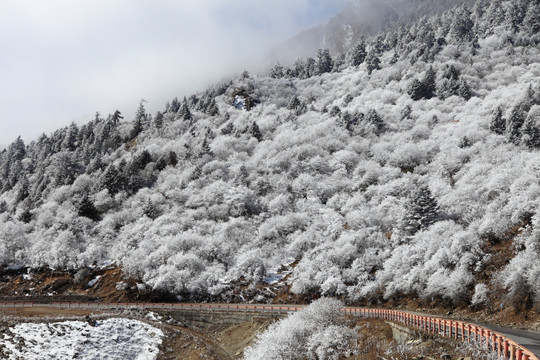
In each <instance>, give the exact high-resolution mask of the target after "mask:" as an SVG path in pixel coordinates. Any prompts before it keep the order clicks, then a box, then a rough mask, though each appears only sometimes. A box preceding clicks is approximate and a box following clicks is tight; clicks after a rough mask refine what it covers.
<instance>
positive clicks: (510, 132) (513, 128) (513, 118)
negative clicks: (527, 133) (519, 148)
mask: <svg viewBox="0 0 540 360" xmlns="http://www.w3.org/2000/svg"><path fill="white" fill-rule="evenodd" d="M524 122H525V115H524V114H523V110H522V109H521V106H519V105H516V106H514V107H513V108H512V110H510V115H509V116H508V119H507V120H506V134H507V136H508V140H509V141H510V142H512V143H514V144H518V143H519V142H520V140H521V128H522V127H523V123H524Z"/></svg>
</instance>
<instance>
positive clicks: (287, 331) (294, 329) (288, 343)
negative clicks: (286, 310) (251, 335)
mask: <svg viewBox="0 0 540 360" xmlns="http://www.w3.org/2000/svg"><path fill="white" fill-rule="evenodd" d="M341 308H343V304H342V303H341V302H339V301H337V300H333V299H321V300H317V301H315V302H313V303H312V304H311V305H310V306H308V307H307V308H304V309H302V310H300V311H299V312H297V313H294V314H292V315H289V317H287V318H285V319H283V320H280V321H278V322H275V323H274V324H272V325H271V326H270V327H269V328H268V329H266V331H264V332H263V333H262V334H260V335H259V336H258V337H257V339H256V340H255V344H253V345H252V346H251V347H249V348H247V349H246V350H245V351H244V359H245V360H259V359H260V360H274V359H275V360H285V359H291V360H292V359H327V360H332V359H335V360H338V359H343V358H344V356H345V355H347V356H350V355H352V354H353V353H354V351H355V350H356V342H357V341H356V340H357V337H358V334H357V332H356V331H355V330H353V329H351V328H349V327H347V326H344V325H342V323H343V320H344V319H343V316H342V315H341V314H340V311H339V310H340V309H341Z"/></svg>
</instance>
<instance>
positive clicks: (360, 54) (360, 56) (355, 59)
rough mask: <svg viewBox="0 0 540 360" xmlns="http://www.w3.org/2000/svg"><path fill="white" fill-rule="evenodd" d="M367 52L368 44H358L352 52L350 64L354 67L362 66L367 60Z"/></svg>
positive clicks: (362, 42)
mask: <svg viewBox="0 0 540 360" xmlns="http://www.w3.org/2000/svg"><path fill="white" fill-rule="evenodd" d="M366 56H367V51H366V43H365V42H364V41H361V42H359V43H357V44H356V45H355V46H354V47H353V48H352V49H351V52H350V55H349V57H350V63H351V65H352V66H359V65H361V64H362V63H363V62H364V60H365V59H366Z"/></svg>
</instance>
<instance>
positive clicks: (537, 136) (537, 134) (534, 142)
mask: <svg viewBox="0 0 540 360" xmlns="http://www.w3.org/2000/svg"><path fill="white" fill-rule="evenodd" d="M539 120H540V106H534V107H533V108H532V109H531V111H530V112H529V114H528V116H527V119H525V123H524V124H523V127H522V128H521V133H522V142H523V143H524V144H525V145H527V146H528V147H530V148H540V126H539V125H538V121H539Z"/></svg>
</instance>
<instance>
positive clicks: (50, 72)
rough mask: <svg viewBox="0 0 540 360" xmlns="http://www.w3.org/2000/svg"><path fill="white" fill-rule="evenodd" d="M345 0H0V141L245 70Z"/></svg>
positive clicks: (160, 101)
mask: <svg viewBox="0 0 540 360" xmlns="http://www.w3.org/2000/svg"><path fill="white" fill-rule="evenodd" d="M347 2H348V0H156V1H152V0H76V1H74V0H47V1H43V0H0V5H1V11H0V49H1V56H0V81H1V82H0V84H1V90H0V111H1V113H0V129H1V131H0V144H8V143H10V142H12V141H13V140H14V139H15V138H16V137H17V136H18V135H22V136H23V139H24V140H25V142H27V143H28V142H30V141H31V140H33V139H35V138H36V137H37V136H39V135H40V134H41V133H43V132H45V133H50V132H51V131H53V130H55V129H56V128H58V127H61V126H65V125H68V124H69V123H70V122H72V121H76V122H77V123H82V122H85V121H88V120H90V119H92V118H93V114H94V113H95V112H96V111H99V112H100V113H101V114H102V115H104V116H106V115H107V114H109V113H112V112H114V110H115V109H119V110H120V111H122V113H123V114H124V115H125V118H126V119H131V118H132V116H133V114H134V113H135V110H136V108H137V105H138V103H139V101H140V99H142V98H144V99H145V100H147V101H148V104H146V106H147V109H148V110H150V111H151V112H154V111H156V110H159V109H162V108H163V106H164V104H165V102H166V101H168V100H171V99H172V98H174V97H182V96H184V95H189V94H191V93H192V92H194V91H197V90H204V88H205V87H206V86H207V85H209V84H211V83H213V82H216V81H219V80H220V79H222V78H223V77H224V76H227V75H230V74H231V73H235V72H239V71H242V70H244V69H247V70H249V69H252V68H254V67H255V66H256V65H255V63H256V61H255V60H254V59H256V58H257V56H260V54H263V53H264V52H265V51H266V50H268V49H269V48H270V47H271V46H273V45H275V44H277V43H279V42H281V41H284V40H286V39H287V38H289V37H291V36H293V35H296V34H297V33H298V32H300V31H301V30H304V29H306V28H308V27H311V26H314V25H317V24H321V23H326V22H327V21H328V19H329V18H330V17H331V16H333V15H334V14H336V13H338V12H339V11H341V10H342V9H343V8H344V6H345V4H346V3H347Z"/></svg>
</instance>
